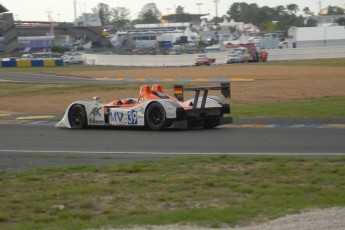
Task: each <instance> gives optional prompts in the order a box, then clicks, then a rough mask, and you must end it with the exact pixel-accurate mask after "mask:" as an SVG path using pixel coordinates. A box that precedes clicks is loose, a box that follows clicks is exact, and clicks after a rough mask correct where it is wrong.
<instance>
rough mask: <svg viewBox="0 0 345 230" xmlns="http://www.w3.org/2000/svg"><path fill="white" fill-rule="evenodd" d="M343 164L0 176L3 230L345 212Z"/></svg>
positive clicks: (60, 170)
mask: <svg viewBox="0 0 345 230" xmlns="http://www.w3.org/2000/svg"><path fill="white" fill-rule="evenodd" d="M344 164H345V158H304V157H298V158H291V157H256V158H241V157H230V156H218V157H183V158H170V159H169V158H168V159H164V160H160V161H152V162H151V161H145V162H137V163H130V164H117V165H111V166H104V167H96V166H90V165H80V166H73V167H56V168H46V169H35V170H29V171H23V172H19V173H8V172H0V202H1V206H0V229H74V230H75V229H90V228H98V227H100V226H130V225H143V224H153V225H164V224H174V223H180V224H196V225H199V226H209V227H219V226H222V225H223V224H226V225H230V226H235V225H246V224H249V223H253V222H256V223H260V222H265V221H267V220H270V219H274V218H277V217H280V216H284V215H287V214H292V213H299V212H300V211H302V210H305V209H312V208H327V207H334V206H345V190H344V186H345V181H344V176H345V168H344ZM56 205H64V209H63V210H59V209H58V208H53V207H54V206H56Z"/></svg>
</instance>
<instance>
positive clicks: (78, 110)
mask: <svg viewBox="0 0 345 230" xmlns="http://www.w3.org/2000/svg"><path fill="white" fill-rule="evenodd" d="M68 120H69V123H70V125H71V128H73V129H83V128H86V126H87V116H86V111H85V108H84V107H83V106H81V105H73V106H72V107H71V108H70V109H69V112H68Z"/></svg>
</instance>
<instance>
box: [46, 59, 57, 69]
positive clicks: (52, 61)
mask: <svg viewBox="0 0 345 230" xmlns="http://www.w3.org/2000/svg"><path fill="white" fill-rule="evenodd" d="M43 66H45V67H49V66H55V60H54V59H45V60H43Z"/></svg>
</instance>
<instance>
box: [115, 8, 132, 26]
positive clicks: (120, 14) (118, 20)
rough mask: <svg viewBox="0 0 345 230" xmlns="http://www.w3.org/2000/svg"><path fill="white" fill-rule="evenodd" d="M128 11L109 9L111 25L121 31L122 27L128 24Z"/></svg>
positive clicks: (125, 9) (124, 9)
mask: <svg viewBox="0 0 345 230" xmlns="http://www.w3.org/2000/svg"><path fill="white" fill-rule="evenodd" d="M129 14H130V11H129V9H127V8H125V7H116V8H112V9H111V24H112V25H113V26H115V27H116V28H117V29H118V30H121V29H123V27H124V26H125V25H126V24H127V23H129V22H130V20H129Z"/></svg>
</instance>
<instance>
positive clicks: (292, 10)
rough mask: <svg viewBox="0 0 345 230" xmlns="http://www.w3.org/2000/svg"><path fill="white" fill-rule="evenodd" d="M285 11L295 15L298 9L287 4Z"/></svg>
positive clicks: (293, 5) (294, 5)
mask: <svg viewBox="0 0 345 230" xmlns="http://www.w3.org/2000/svg"><path fill="white" fill-rule="evenodd" d="M286 9H287V10H288V11H291V12H293V13H297V11H299V7H298V5H296V4H289V5H287V6H286Z"/></svg>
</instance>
